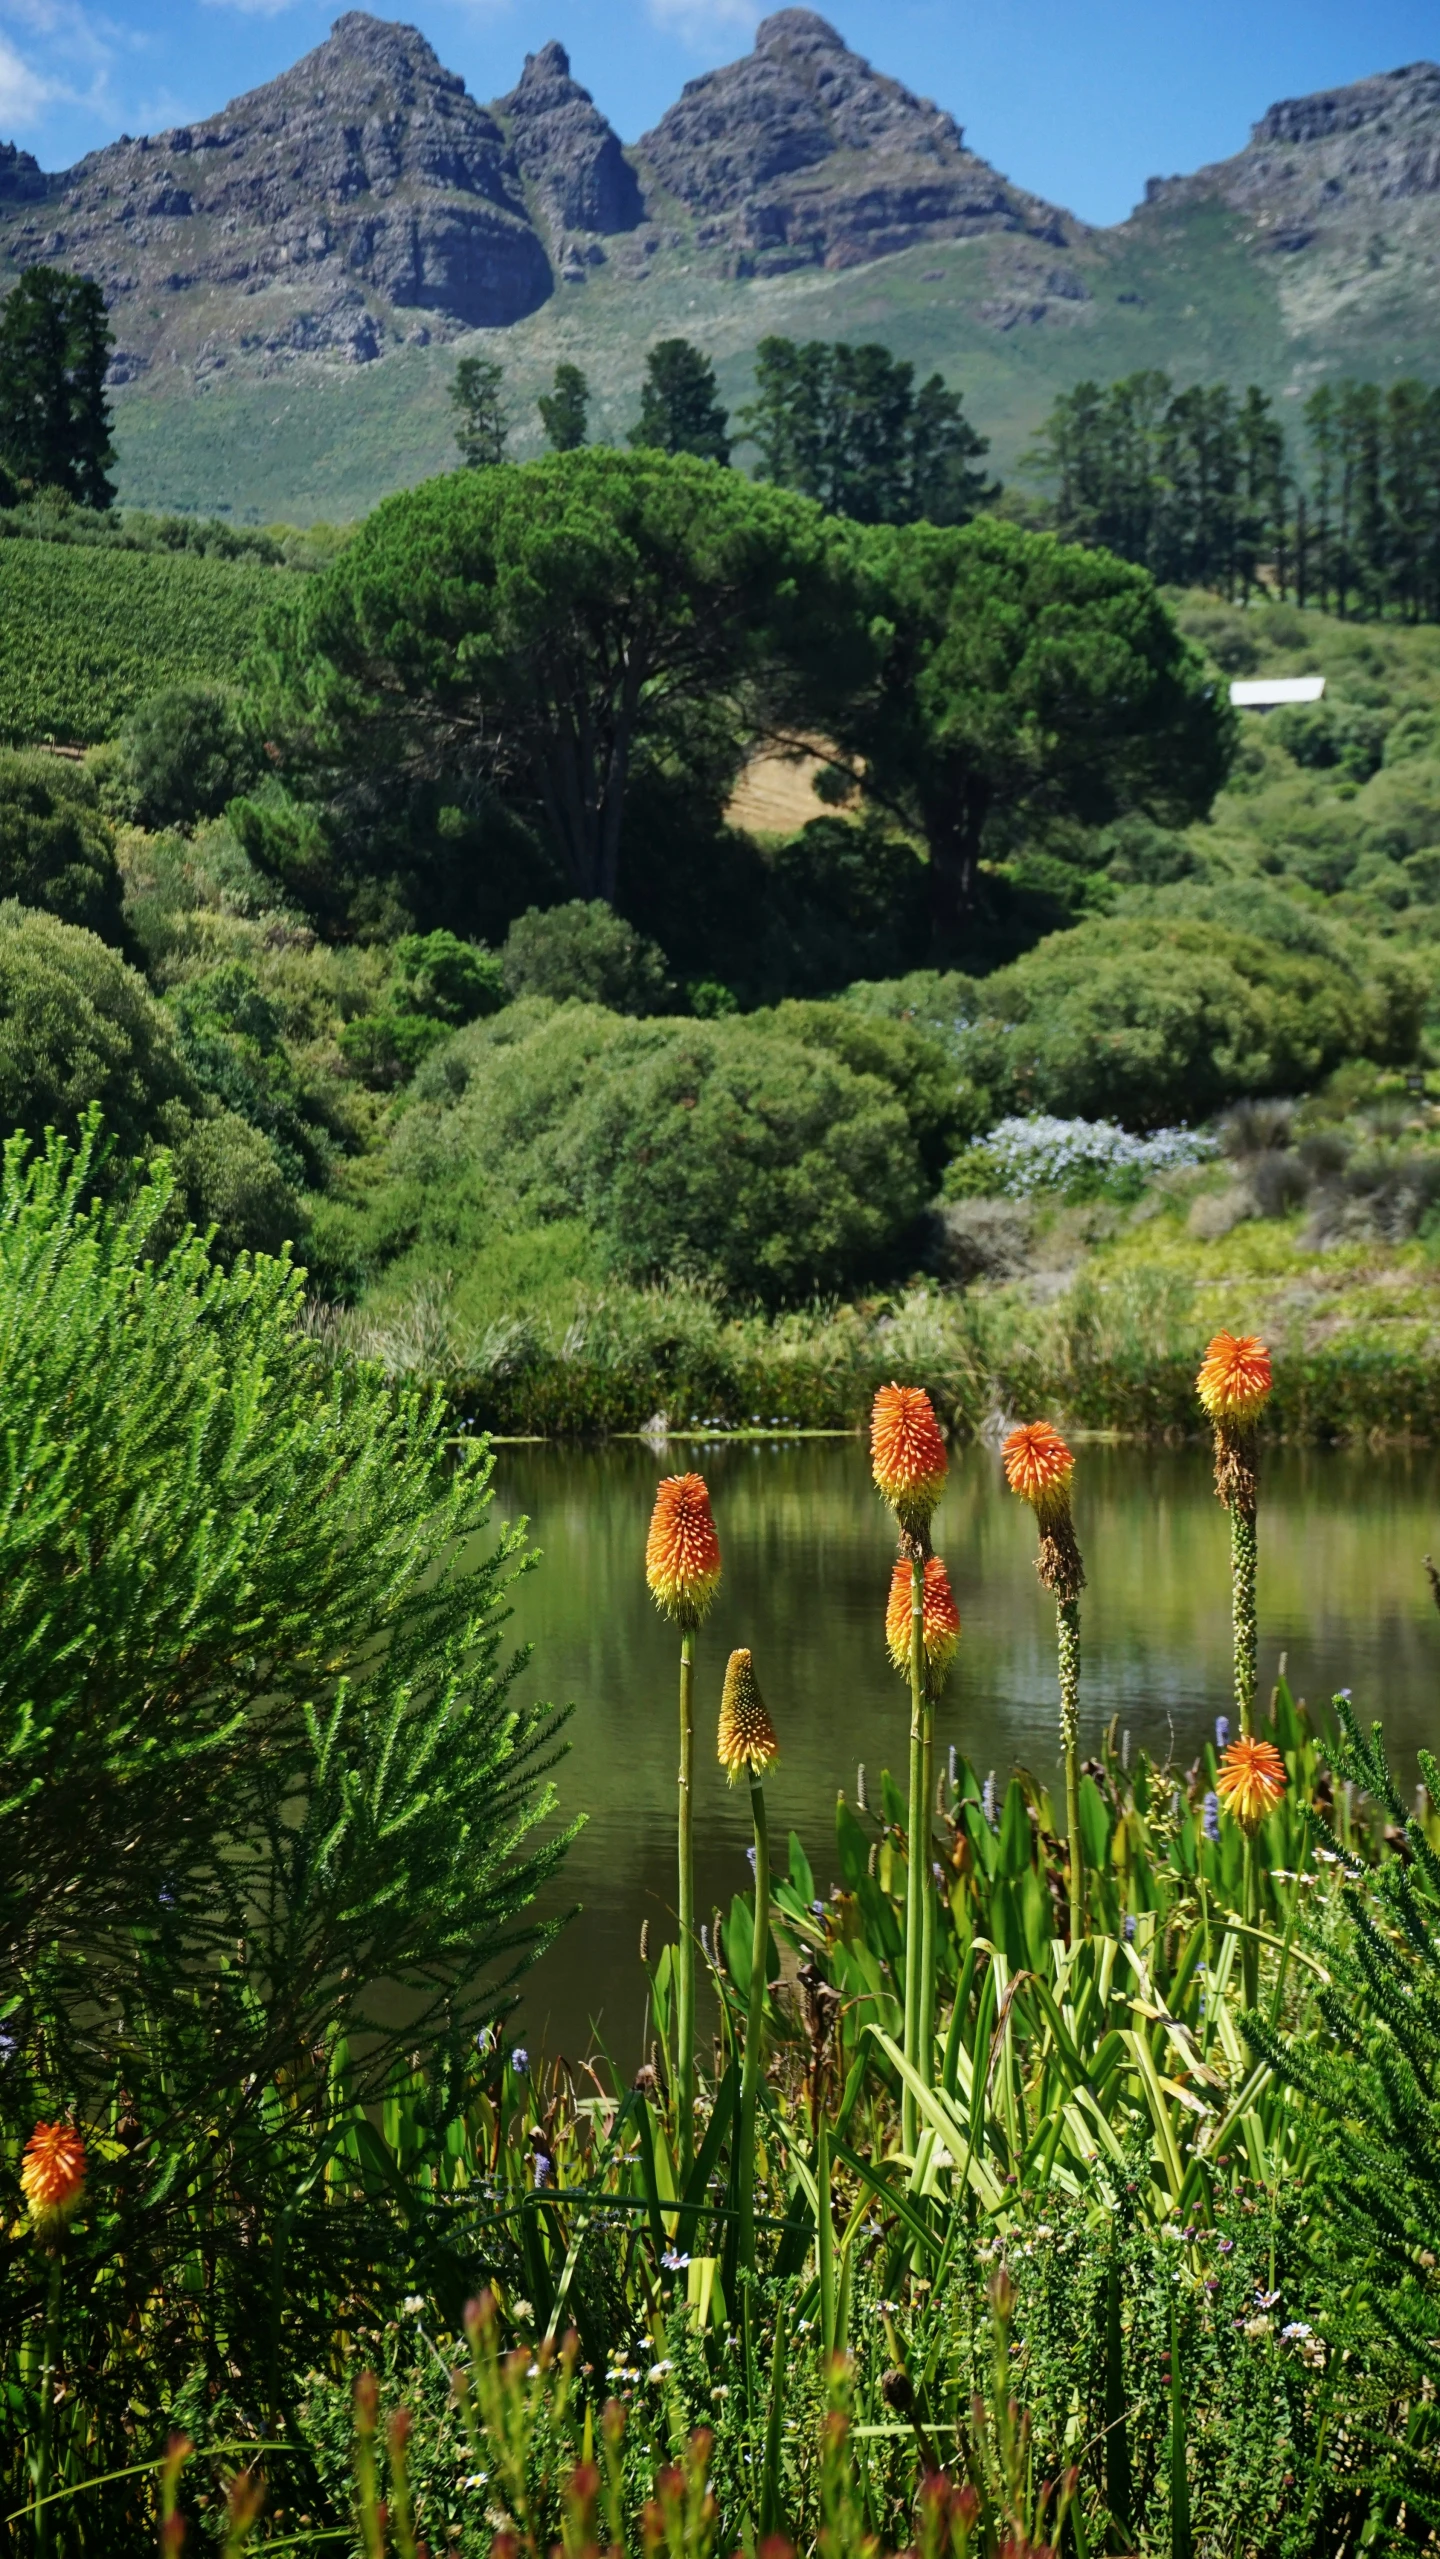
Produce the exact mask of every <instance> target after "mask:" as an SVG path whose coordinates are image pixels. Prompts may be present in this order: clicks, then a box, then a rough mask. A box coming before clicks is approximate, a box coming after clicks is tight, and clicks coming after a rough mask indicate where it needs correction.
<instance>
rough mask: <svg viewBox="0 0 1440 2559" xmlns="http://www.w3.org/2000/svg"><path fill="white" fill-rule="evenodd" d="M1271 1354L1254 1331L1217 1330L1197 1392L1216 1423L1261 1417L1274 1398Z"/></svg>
mask: <svg viewBox="0 0 1440 2559" xmlns="http://www.w3.org/2000/svg"><path fill="white" fill-rule="evenodd" d="M1271 1383H1272V1380H1271V1374H1270V1354H1269V1352H1268V1351H1267V1349H1266V1348H1265V1345H1264V1343H1263V1342H1262V1341H1261V1340H1260V1339H1259V1337H1258V1336H1257V1335H1256V1334H1254V1333H1238V1334H1237V1333H1217V1334H1216V1336H1215V1338H1214V1340H1213V1341H1212V1343H1211V1344H1210V1347H1209V1349H1208V1350H1207V1351H1206V1353H1205V1357H1204V1359H1203V1360H1202V1361H1201V1363H1200V1374H1199V1376H1198V1377H1197V1378H1196V1380H1195V1392H1196V1394H1197V1395H1198V1396H1199V1398H1200V1401H1201V1403H1202V1404H1203V1405H1204V1407H1205V1410H1206V1412H1207V1413H1208V1414H1209V1416H1210V1419H1211V1421H1212V1422H1238V1423H1240V1424H1241V1426H1242V1427H1243V1426H1244V1425H1245V1424H1246V1423H1248V1422H1253V1421H1255V1420H1257V1419H1258V1417H1259V1415H1260V1414H1261V1413H1263V1411H1264V1409H1265V1406H1266V1405H1267V1403H1268V1402H1269V1400H1270V1388H1271Z"/></svg>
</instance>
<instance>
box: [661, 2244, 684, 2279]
mask: <svg viewBox="0 0 1440 2559" xmlns="http://www.w3.org/2000/svg"><path fill="white" fill-rule="evenodd" d="M660 2263H661V2265H662V2266H663V2267H664V2268H665V2271H666V2273H667V2274H670V2275H678V2274H682V2273H683V2272H684V2270H685V2268H686V2267H687V2266H688V2265H689V2263H690V2260H689V2258H688V2257H687V2256H686V2255H685V2253H684V2251H683V2250H682V2249H679V2248H667V2249H666V2251H665V2254H664V2256H663V2257H662V2258H661V2260H660Z"/></svg>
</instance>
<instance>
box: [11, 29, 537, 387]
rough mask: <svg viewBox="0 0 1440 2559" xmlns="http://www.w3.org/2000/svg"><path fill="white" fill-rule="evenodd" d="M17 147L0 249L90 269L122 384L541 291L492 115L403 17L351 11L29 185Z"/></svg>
mask: <svg viewBox="0 0 1440 2559" xmlns="http://www.w3.org/2000/svg"><path fill="white" fill-rule="evenodd" d="M25 157H28V155H20V156H18V157H12V158H11V159H10V160H7V161H6V162H4V163H0V199H6V201H4V202H0V254H3V255H4V257H5V258H6V260H7V262H8V263H9V264H10V265H11V266H12V268H20V267H25V266H29V265H32V264H34V263H35V261H36V260H37V259H45V260H48V261H52V262H55V263H58V264H62V265H64V266H67V267H75V268H78V269H80V270H81V271H82V272H83V273H85V274H87V275H93V276H94V277H95V278H96V280H97V281H98V282H99V283H100V284H101V285H102V286H103V287H104V290H105V294H106V297H107V299H108V301H109V302H110V305H111V312H112V322H113V326H114V328H115V332H116V336H117V339H118V340H119V342H120V353H119V356H118V358H117V367H116V370H117V377H118V378H119V379H121V380H125V379H129V378H133V377H134V376H135V375H136V374H137V373H140V372H143V371H144V370H145V369H147V367H148V366H149V365H150V364H152V363H153V362H154V361H155V360H156V358H157V357H159V356H166V355H168V356H172V357H177V358H178V357H183V356H186V355H189V356H191V357H193V358H194V359H195V360H196V361H197V364H198V369H199V370H201V371H202V372H203V371H205V370H207V369H213V368H214V367H215V366H216V365H218V364H221V363H223V362H225V361H226V360H228V358H229V356H230V355H231V354H232V353H233V352H235V351H239V350H243V351H245V352H247V353H250V354H253V355H258V356H260V357H265V356H270V357H274V356H276V355H278V354H281V353H283V352H294V351H297V350H303V351H309V350H324V351H329V352H331V353H337V354H341V355H345V356H349V357H350V358H352V359H353V360H356V361H365V360H367V359H368V358H369V357H371V356H374V355H378V354H379V353H380V352H381V350H382V347H383V345H384V343H385V341H386V338H387V336H390V337H393V336H403V335H406V334H410V335H414V334H417V333H418V331H419V330H422V329H424V328H426V327H427V326H429V325H434V324H438V325H439V326H441V327H442V328H447V327H448V328H450V329H465V328H476V327H480V326H488V327H495V326H502V325H504V324H506V323H508V322H510V321H513V320H518V319H520V318H522V317H523V315H524V314H525V313H526V312H527V311H533V310H534V309H535V307H536V305H537V304H538V303H540V302H542V301H543V300H544V299H545V296H546V295H547V294H548V293H549V292H550V290H551V286H552V277H551V270H550V263H549V260H548V258H547V256H546V253H545V249H544V247H543V245H542V243H541V240H540V238H539V236H538V233H537V232H536V229H535V226H534V224H533V222H532V220H531V218H530V215H529V212H528V210H527V207H526V203H525V198H524V190H523V186H522V183H521V177H520V172H519V168H518V166H517V164H516V160H515V157H514V155H513V153H512V152H511V150H510V148H509V146H508V144H507V142H506V139H505V136H504V134H503V132H502V131H501V128H500V126H499V125H498V124H497V123H496V121H495V119H494V117H493V116H492V115H490V114H488V113H487V111H486V110H485V108H483V107H481V106H477V104H476V103H475V101H474V99H473V98H470V97H468V96H467V94H466V91H465V84H464V82H463V81H462V80H459V79H457V78H456V76H455V74H454V73H453V72H450V71H446V70H445V69H444V67H443V66H442V64H441V63H440V62H439V61H438V60H437V58H436V56H435V54H434V53H433V52H432V50H431V48H430V46H429V45H428V44H427V43H426V42H425V39H424V37H423V36H421V35H419V34H417V33H416V31H415V29H414V28H413V27H403V26H392V25H390V24H388V23H387V22H386V21H384V20H382V19H379V18H372V17H367V16H365V15H364V14H362V13H361V12H360V11H351V12H350V13H349V14H348V15H347V16H345V17H342V18H340V19H337V21H336V23H335V27H334V29H333V31H332V33H331V36H330V38H329V41H328V42H327V43H325V44H322V45H320V46H319V47H318V48H317V49H316V51H315V52H314V53H310V54H307V55H306V56H305V58H304V60H303V61H302V62H298V63H296V65H295V67H294V69H293V70H291V71H287V72H286V73H285V74H284V75H283V76H282V77H281V78H280V79H278V80H273V81H271V82H270V83H269V84H268V85H267V86H266V87H265V88H263V89H256V90H253V91H252V92H251V93H250V95H249V96H248V97H243V98H238V99H236V100H235V102H234V104H233V105H231V106H229V107H227V108H226V109H225V111H224V113H223V114H221V115H218V116H213V117H211V118H210V119H209V121H208V122H206V123H204V124H196V125H186V126H180V127H177V128H176V129H175V130H174V131H173V132H170V133H162V134H158V135H156V136H154V137H152V138H147V139H143V140H141V141H139V142H131V141H128V140H126V141H122V142H117V143H113V144H111V145H110V146H109V148H108V149H106V150H103V151H97V152H93V153H91V155H90V156H89V158H88V159H85V160H82V161H81V162H80V163H79V165H78V167H76V168H74V169H71V170H68V171H67V172H66V173H65V174H64V175H63V176H62V177H58V178H49V179H46V180H44V181H43V184H42V187H41V190H40V192H39V195H38V197H37V195H36V190H35V187H34V183H33V179H32V177H31V174H30V172H31V171H32V170H33V169H34V163H33V162H31V163H29V167H28V168H27V167H25V166H24V165H23V160H24V158H25ZM36 174H37V175H38V172H37V173H36ZM17 199H18V200H17ZM421 314H425V315H428V316H427V319H425V320H422V319H420V317H419V315H421Z"/></svg>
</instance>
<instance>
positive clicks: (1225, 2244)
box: [1220, 2239, 1235, 2257]
mask: <svg viewBox="0 0 1440 2559" xmlns="http://www.w3.org/2000/svg"><path fill="white" fill-rule="evenodd" d="M1234 2245H1235V2242H1234V2240H1233V2239H1222V2240H1221V2242H1220V2254H1221V2256H1222V2257H1228V2256H1229V2254H1230V2251H1231V2249H1232V2248H1233V2247H1234Z"/></svg>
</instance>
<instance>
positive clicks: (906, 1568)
mask: <svg viewBox="0 0 1440 2559" xmlns="http://www.w3.org/2000/svg"><path fill="white" fill-rule="evenodd" d="M912 1605H913V1585H912V1580H911V1567H910V1565H909V1564H908V1563H907V1562H906V1560H905V1559H904V1557H903V1556H902V1558H901V1560H900V1562H899V1563H898V1564H897V1565H896V1567H895V1570H894V1572H893V1573H892V1575H891V1577H890V1601H889V1606H888V1607H887V1608H886V1611H885V1641H886V1643H887V1645H888V1646H889V1648H890V1659H891V1660H892V1662H893V1663H894V1665H895V1668H896V1669H897V1670H898V1671H907V1670H908V1669H909V1667H910V1612H911V1608H912ZM923 1624H924V1634H925V1659H926V1661H927V1662H928V1663H929V1666H930V1668H931V1670H932V1671H937V1672H942V1673H943V1672H944V1671H947V1670H948V1669H949V1667H950V1664H951V1663H952V1662H953V1660H954V1659H955V1653H956V1649H957V1647H958V1645H959V1642H960V1611H959V1609H958V1608H957V1607H956V1605H955V1594H954V1592H953V1591H952V1589H951V1588H950V1576H949V1574H948V1573H947V1572H946V1570H945V1567H944V1565H943V1564H942V1563H941V1561H940V1558H939V1556H938V1555H927V1557H926V1559H925V1594H924V1619H923Z"/></svg>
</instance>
